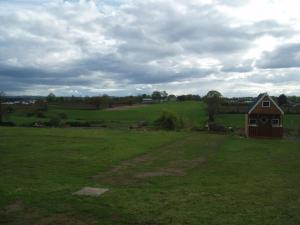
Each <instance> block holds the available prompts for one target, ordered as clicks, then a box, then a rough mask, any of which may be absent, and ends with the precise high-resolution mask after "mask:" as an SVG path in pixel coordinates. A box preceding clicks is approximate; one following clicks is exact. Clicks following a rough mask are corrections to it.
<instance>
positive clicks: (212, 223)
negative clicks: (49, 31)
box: [0, 127, 300, 225]
mask: <svg viewBox="0 0 300 225" xmlns="http://www.w3.org/2000/svg"><path fill="white" fill-rule="evenodd" d="M299 149H300V142H295V141H289V140H253V139H244V138H239V137H235V136H230V135H214V134H207V133H199V132H158V131H156V132H150V131H147V132H137V131H118V130H110V129H104V130H99V129H56V128H52V129H49V128H48V129H44V128H41V129H34V128H3V127H2V128H0V154H1V158H0V171H1V176H0V224H5V225H6V224H7V225H14V224H22V225H27V224H42V225H44V224H48V225H53V224H55V225H56V224H72V225H82V224H86V225H90V224H105V225H110V224H125V225H126V224H131V225H139V224H140V225H154V224H155V225H159V224H174V225H175V224H176V225H177V224H189V225H193V224H195V225H199V224H206V225H207V224H209V225H217V224H218V225H226V224H228V225H229V224H230V225H235V224H236V225H243V224H247V225H248V224H249V225H255V224H262V225H265V224H272V225H286V224H289V225H292V224H295V225H296V224H300V213H299V212H300V192H299V187H300V163H299V162H300V151H299ZM84 186H92V187H103V188H109V189H110V191H109V192H107V193H105V194H103V196H100V197H98V198H93V197H79V196H74V195H72V193H73V192H74V191H77V190H79V189H80V188H82V187H84Z"/></svg>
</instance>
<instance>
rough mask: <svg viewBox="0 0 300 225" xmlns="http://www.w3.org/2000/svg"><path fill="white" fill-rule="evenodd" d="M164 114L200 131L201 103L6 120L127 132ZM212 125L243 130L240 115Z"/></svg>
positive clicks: (53, 109) (291, 120)
mask: <svg viewBox="0 0 300 225" xmlns="http://www.w3.org/2000/svg"><path fill="white" fill-rule="evenodd" d="M164 110H168V111H172V112H175V113H177V114H178V115H179V116H181V117H182V118H183V119H184V121H185V123H186V125H187V127H193V126H198V127H203V126H204V124H205V122H206V121H207V115H206V113H205V110H204V104H203V102H196V101H187V102H167V103H162V104H153V105H147V106H145V107H136V108H131V109H127V110H113V111H109V110H72V109H60V108H59V107H57V106H51V105H50V106H49V110H48V111H47V112H45V115H46V116H47V118H37V117H27V116H26V112H24V111H22V110H19V111H16V112H15V113H13V114H12V115H10V116H9V118H7V120H10V121H14V122H15V123H16V124H17V125H29V124H32V123H33V122H35V121H48V120H49V118H51V117H54V116H57V115H58V114H59V113H65V114H66V115H67V119H66V121H89V122H92V123H97V122H98V123H100V124H106V125H108V126H109V127H111V128H117V129H119V128H127V127H128V126H129V125H132V124H136V123H137V122H139V121H148V122H150V123H151V122H153V121H154V120H155V119H157V118H158V117H159V115H160V113H161V112H162V111H164ZM216 121H217V122H219V123H222V124H224V125H225V126H227V127H233V128H243V127H244V122H245V117H244V114H220V115H217V116H216ZM299 124H300V115H292V114H287V115H285V117H284V127H285V128H288V129H296V128H297V127H299Z"/></svg>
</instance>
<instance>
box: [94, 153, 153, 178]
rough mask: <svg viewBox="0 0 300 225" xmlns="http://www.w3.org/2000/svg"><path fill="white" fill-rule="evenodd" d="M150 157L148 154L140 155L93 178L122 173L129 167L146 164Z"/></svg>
mask: <svg viewBox="0 0 300 225" xmlns="http://www.w3.org/2000/svg"><path fill="white" fill-rule="evenodd" d="M151 160H152V157H151V156H150V155H148V154H145V155H140V156H137V157H135V158H132V159H129V160H125V161H122V162H121V163H120V164H119V165H116V166H114V167H112V168H111V169H110V170H108V171H105V172H102V173H99V174H97V175H96V176H94V178H97V177H101V176H105V175H113V174H116V173H118V172H120V171H124V170H126V169H128V168H130V167H135V166H137V165H138V164H142V163H146V162H147V161H151Z"/></svg>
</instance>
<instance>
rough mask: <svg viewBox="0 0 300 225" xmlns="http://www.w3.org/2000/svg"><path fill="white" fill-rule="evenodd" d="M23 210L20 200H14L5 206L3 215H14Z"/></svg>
mask: <svg viewBox="0 0 300 225" xmlns="http://www.w3.org/2000/svg"><path fill="white" fill-rule="evenodd" d="M23 208H24V205H23V202H22V201H21V200H16V201H14V202H12V203H10V204H9V205H7V206H6V208H5V213H7V214H10V213H16V212H19V211H21V210H23Z"/></svg>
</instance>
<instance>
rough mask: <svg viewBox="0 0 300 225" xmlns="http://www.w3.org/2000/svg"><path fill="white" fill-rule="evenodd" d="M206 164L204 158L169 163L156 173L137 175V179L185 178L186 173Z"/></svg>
mask: <svg viewBox="0 0 300 225" xmlns="http://www.w3.org/2000/svg"><path fill="white" fill-rule="evenodd" d="M205 162H206V159H205V158H196V159H192V160H176V161H171V162H170V163H169V164H167V165H166V166H165V167H162V168H160V169H159V170H158V171H152V172H142V173H137V174H135V175H134V176H135V177H137V178H146V177H160V176H185V175H186V173H187V171H188V170H190V169H193V168H194V167H196V166H198V165H200V164H203V163H205Z"/></svg>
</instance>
